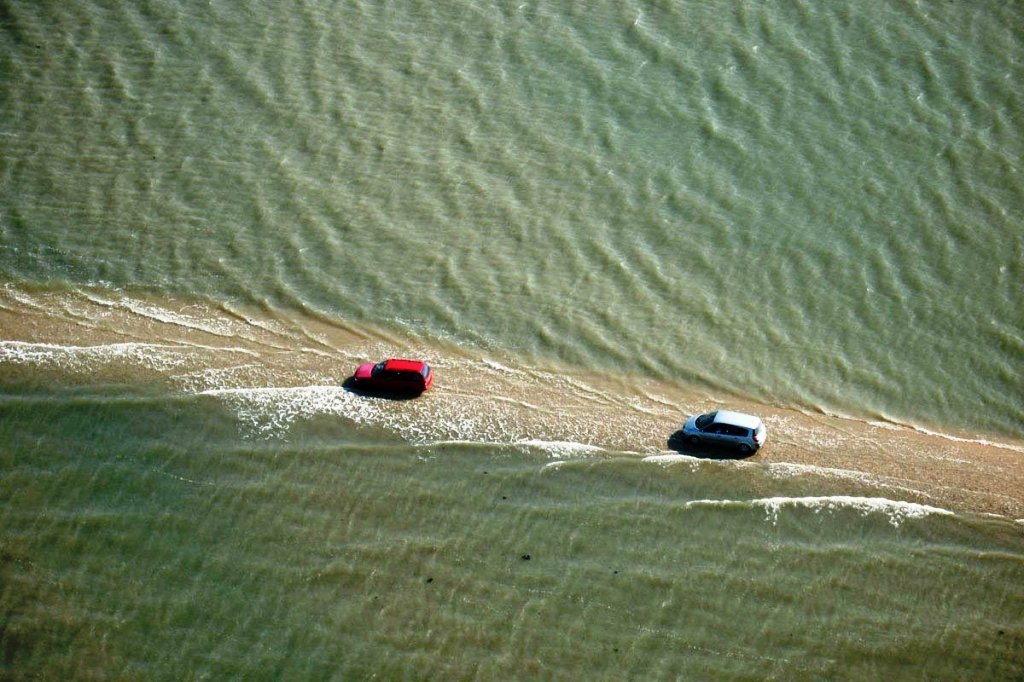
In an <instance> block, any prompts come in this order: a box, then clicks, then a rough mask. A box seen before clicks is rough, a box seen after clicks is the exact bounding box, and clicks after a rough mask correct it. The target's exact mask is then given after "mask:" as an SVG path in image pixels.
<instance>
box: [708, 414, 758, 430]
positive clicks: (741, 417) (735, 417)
mask: <svg viewBox="0 0 1024 682" xmlns="http://www.w3.org/2000/svg"><path fill="white" fill-rule="evenodd" d="M715 423H719V424H721V423H725V424H732V425H733V426H742V427H743V428H746V429H756V428H757V427H759V426H761V420H760V419H758V418H757V417H755V416H754V415H752V414H743V413H742V412H732V411H730V410H718V412H717V414H715Z"/></svg>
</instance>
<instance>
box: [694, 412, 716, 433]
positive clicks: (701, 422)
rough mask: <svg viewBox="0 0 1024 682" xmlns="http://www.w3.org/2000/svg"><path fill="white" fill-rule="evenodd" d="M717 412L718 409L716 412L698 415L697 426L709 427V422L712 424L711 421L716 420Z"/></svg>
mask: <svg viewBox="0 0 1024 682" xmlns="http://www.w3.org/2000/svg"><path fill="white" fill-rule="evenodd" d="M717 414H718V412H717V411H716V412H708V413H707V414H702V415H701V416H699V417H697V422H696V424H697V428H698V429H704V428H707V426H708V424H710V423H711V422H713V421H715V416H716V415H717Z"/></svg>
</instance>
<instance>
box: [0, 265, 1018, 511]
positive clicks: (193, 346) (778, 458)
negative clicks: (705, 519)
mask: <svg viewBox="0 0 1024 682" xmlns="http://www.w3.org/2000/svg"><path fill="white" fill-rule="evenodd" d="M0 330H2V332H0V383H3V384H7V385H15V384H26V383H35V382H40V383H45V384H46V385H52V386H57V387H63V386H75V387H88V386H89V385H97V384H106V383H117V384H122V385H126V386H131V385H138V386H146V387H157V388H158V389H159V390H162V391H170V392H172V393H173V392H178V393H184V394H201V393H203V392H209V393H208V394H212V392H213V391H222V392H224V393H223V397H222V398H221V399H228V400H234V401H235V402H236V403H238V405H239V406H242V407H244V409H245V410H247V411H246V412H242V411H241V410H242V407H239V410H240V412H239V414H240V415H242V414H248V415H250V417H249V418H251V419H253V420H255V422H258V421H259V420H260V419H261V418H266V417H267V416H268V415H272V416H273V420H272V421H273V422H274V423H280V424H283V425H284V428H287V425H288V424H290V423H292V421H294V420H296V419H303V418H308V417H312V416H317V415H320V414H328V415H332V416H337V417H340V418H345V419H348V420H350V421H351V422H354V423H355V424H371V425H374V426H376V427H383V428H385V429H387V430H389V431H391V432H394V433H395V434H397V435H398V436H399V437H401V438H404V439H406V440H410V441H419V442H431V441H435V442H436V441H444V440H467V441H473V442H481V443H504V444H509V445H514V444H516V443H522V442H529V441H550V442H563V443H570V442H571V443H576V444H579V445H580V446H582V447H584V448H586V447H598V448H603V449H607V450H612V451H622V452H632V451H636V452H639V453H641V454H644V455H653V454H658V453H662V454H664V453H668V452H681V453H682V454H683V455H685V456H690V455H695V456H697V457H698V458H701V457H707V458H710V459H719V458H728V457H727V453H720V452H714V451H712V452H708V453H703V452H700V451H697V452H693V453H691V452H687V451H686V450H685V449H677V448H673V447H672V444H671V436H672V434H673V433H674V432H675V431H676V430H677V429H678V428H679V425H680V424H681V423H682V421H683V420H684V419H685V417H686V416H687V415H688V414H694V413H698V412H704V411H709V410H712V409H717V408H718V407H726V406H727V407H729V408H730V409H737V410H740V411H744V412H751V413H755V414H758V415H759V416H760V417H761V418H762V420H764V422H765V424H766V426H767V427H768V434H769V435H768V442H767V444H766V445H765V447H764V448H762V449H761V450H760V451H759V452H758V453H755V454H754V455H753V456H751V457H749V458H746V459H744V460H738V461H742V462H745V463H747V464H749V465H752V466H764V467H766V468H767V471H768V473H769V475H779V476H783V475H784V476H804V477H811V476H814V477H817V478H818V479H821V480H822V483H823V485H825V486H827V487H829V488H833V489H834V491H835V492H837V493H842V492H843V491H844V490H848V488H849V487H850V486H855V487H857V488H858V489H863V490H866V491H869V492H870V491H872V490H875V491H878V492H879V493H880V494H886V493H888V494H887V496H892V495H898V496H899V499H900V500H904V501H909V502H915V503H920V504H927V505H934V506H938V507H943V508H948V509H950V510H952V511H957V512H968V513H980V514H997V515H999V516H1002V517H1006V518H1009V519H1013V520H1017V521H1019V520H1021V519H1024V467H1022V466H1021V462H1022V458H1024V441H1017V440H1013V439H1000V438H995V437H992V438H989V437H980V436H979V437H977V438H969V437H966V436H962V435H958V434H943V433H937V432H934V431H931V430H927V429H923V428H916V427H913V426H906V425H900V424H894V423H891V422H885V421H878V420H874V421H868V420H859V419H855V418H850V417H840V416H834V415H826V414H814V413H808V412H803V411H799V410H796V409H790V408H780V407H772V406H769V405H762V404H757V403H751V402H749V401H744V400H740V399H734V398H732V397H726V396H709V395H707V394H706V393H704V392H701V391H697V390H695V389H691V388H687V387H682V386H678V385H674V384H669V383H666V382H658V381H654V380H648V379H637V378H636V377H625V376H612V375H606V374H600V373H593V372H589V373H588V372H583V371H581V370H580V369H578V368H576V369H574V368H562V369H558V370H555V369H551V368H538V367H530V366H515V364H514V362H512V361H510V360H508V359H506V358H496V354H495V353H483V352H479V351H473V350H467V349H463V348H448V347H443V346H440V345H438V344H429V345H428V344H425V343H424V342H422V341H419V340H416V339H403V338H397V337H395V336H393V335H390V334H387V333H385V332H381V331H379V330H374V329H371V328H369V327H359V326H354V325H345V324H344V323H342V322H334V321H331V320H324V319H314V318H310V317H300V316H299V315H298V314H294V315H288V314H286V313H281V312H278V311H273V312H270V311H265V310H260V311H253V312H247V311H241V310H235V309H227V308H223V307H217V306H215V305H211V304H209V303H200V302H196V301H187V302H182V301H178V300H172V299H166V300H159V301H155V300H143V299H141V298H138V297H127V296H124V295H120V294H113V293H109V292H105V293H102V294H95V295H94V294H89V293H81V292H74V293H72V292H59V293H58V292H31V293H30V292H27V291H23V290H18V289H15V288H14V287H12V286H10V285H9V286H7V287H5V288H0ZM389 355H416V356H420V357H424V358H426V359H427V360H428V361H429V362H431V364H433V365H434V366H435V369H436V370H437V371H438V378H439V381H438V383H437V386H435V388H434V389H432V390H431V391H430V392H429V393H428V394H425V395H424V396H423V397H422V398H421V399H419V400H414V401H386V400H384V401H381V400H366V399H362V398H359V397H357V396H354V395H352V394H348V393H347V392H345V391H343V389H341V382H342V381H343V380H344V379H345V378H346V377H347V375H348V374H349V373H350V372H351V370H352V368H354V367H355V365H356V364H357V363H358V362H360V361H362V360H364V359H370V358H376V357H378V356H379V357H385V356H389ZM313 388H319V389H321V390H319V391H313V390H312V389H313ZM238 389H245V390H247V391H249V394H248V397H247V398H246V397H240V396H242V394H241V393H239V392H238ZM274 391H277V393H276V394H275V395H273V396H271V394H272V393H273V392H274ZM240 418H241V417H240ZM257 426H259V424H257Z"/></svg>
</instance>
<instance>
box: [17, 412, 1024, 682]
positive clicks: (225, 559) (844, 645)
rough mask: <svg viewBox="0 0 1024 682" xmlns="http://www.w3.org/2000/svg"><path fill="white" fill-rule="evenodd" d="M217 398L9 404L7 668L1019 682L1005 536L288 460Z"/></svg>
mask: <svg viewBox="0 0 1024 682" xmlns="http://www.w3.org/2000/svg"><path fill="white" fill-rule="evenodd" d="M211 402H212V401H211V400H210V399H192V400H168V399H163V398H159V397H151V396H134V397H126V396H115V395H110V394H109V393H108V394H106V395H99V394H76V395H69V394H62V395H38V394H37V395H33V396H31V397H27V396H22V397H19V398H7V399H5V400H4V402H3V406H2V409H3V414H4V420H3V425H4V426H3V434H2V435H3V439H2V442H3V443H4V445H3V449H2V457H3V462H4V471H5V475H4V479H3V484H2V488H0V491H2V494H3V497H4V499H5V502H6V504H5V505H4V511H3V512H2V514H3V528H4V583H5V585H6V587H5V590H4V612H5V624H6V628H5V631H4V639H5V642H6V643H7V644H8V646H7V654H6V656H5V664H6V666H7V670H8V672H13V673H14V676H15V677H18V676H19V675H18V673H19V672H21V673H23V674H24V673H26V672H27V671H32V672H33V673H36V674H41V675H42V676H43V677H45V678H50V679H61V678H91V677H102V676H110V677H115V678H124V679H182V678H186V679H194V678H206V677H212V678H215V679H223V678H245V679H350V678H351V679H366V678H369V677H372V676H374V675H377V676H379V677H382V678H385V679H395V678H398V679H402V678H413V679H423V678H433V679H453V678H455V679H466V678H482V679H503V678H504V679H507V678H516V679H535V678H548V679H569V678H572V677H575V676H578V675H580V674H582V675H585V676H587V677H592V678H594V679H665V678H669V679H676V678H680V679H689V678H693V677H705V676H712V677H720V678H743V679H748V678H749V679H755V678H756V679H765V678H785V679H794V678H795V679H821V678H826V677H827V678H839V679H865V678H874V679H892V678H903V677H915V678H916V677H920V678H925V679H962V678H964V677H971V678H974V679H981V678H990V679H1007V678H1010V677H1012V676H1013V675H1014V674H1017V673H1019V671H1020V665H1021V662H1022V658H1021V655H1022V649H1021V647H1022V642H1024V639H1022V632H1021V623H1020V607H1021V604H1022V603H1024V592H1022V591H1021V584H1022V583H1021V581H1020V577H1021V561H1022V558H1021V553H1020V539H1019V532H1018V531H1014V530H1012V529H1011V528H1009V527H1008V526H1006V525H1004V524H1000V523H999V522H995V521H981V520H973V521H972V520H967V519H960V518H956V517H952V516H949V517H944V516H941V515H934V514H931V515H927V516H925V517H922V518H918V519H902V520H901V519H900V517H899V515H898V514H893V513H892V512H893V510H889V513H886V512H885V511H884V510H881V511H876V512H874V513H870V514H867V515H863V514H861V513H858V512H857V511H855V510H850V509H844V508H841V507H839V508H836V509H832V510H829V509H820V508H819V509H811V508H804V509H801V508H795V507H794V508H785V507H784V508H781V509H779V510H777V511H776V513H775V514H774V515H773V514H771V513H770V512H767V511H766V509H764V508H758V507H757V506H756V505H739V506H736V507H733V508H725V509H723V508H716V507H712V506H703V505H701V504H697V505H695V506H694V505H692V503H693V501H695V500H698V501H699V500H709V499H712V500H713V499H720V498H723V497H733V498H735V497H739V498H745V497H748V498H749V497H752V498H759V497H760V496H761V495H762V494H764V493H765V492H766V491H767V490H768V489H769V486H768V483H767V481H765V480H763V479H760V478H759V477H758V476H756V475H746V476H737V474H736V472H729V471H726V470H722V469H716V467H715V466H713V465H711V464H705V465H704V467H705V468H706V469H707V470H704V469H702V470H700V471H699V472H696V475H695V472H694V471H692V470H691V469H690V468H689V467H688V466H670V467H662V466H657V465H652V464H650V463H643V462H639V461H637V460H636V459H635V458H628V457H620V458H617V457H598V458H593V459H585V460H578V461H575V462H569V463H566V464H563V465H561V466H558V467H551V466H546V464H547V462H548V459H549V458H548V457H547V456H545V453H542V452H538V451H532V452H524V451H522V450H520V449H510V448H495V447H483V446H477V445H472V444H461V445H460V444H448V445H445V444H437V445H431V446H421V447H409V446H408V445H405V444H403V443H401V442H397V441H395V440H393V439H391V438H388V437H387V436H386V435H384V434H373V433H365V432H364V433H362V434H360V435H353V434H352V433H351V430H350V429H349V428H345V427H344V426H343V425H339V424H337V423H334V422H327V421H324V422H321V423H313V424H309V425H307V427H305V428H302V429H298V430H297V431H296V432H295V433H294V434H293V435H294V436H295V440H297V441H298V442H300V443H301V445H299V446H295V445H287V444H282V443H280V442H274V443H262V444H261V443H254V442H248V443H243V442H239V441H238V437H237V432H236V429H235V428H234V423H233V422H234V420H233V419H232V415H230V414H227V413H225V411H224V410H221V409H218V408H217V406H216V405H215V404H211ZM140 416H141V417H142V418H140ZM73 434H79V436H78V437H77V438H76V437H75V436H74V435H73ZM84 434H88V438H85V437H84ZM797 490H799V486H798V485H796V484H790V485H786V484H782V485H780V484H778V483H777V482H776V483H773V484H772V485H771V491H772V493H773V494H776V495H785V494H787V493H793V492H796V491H797ZM688 503H689V504H688ZM526 557H529V558H526Z"/></svg>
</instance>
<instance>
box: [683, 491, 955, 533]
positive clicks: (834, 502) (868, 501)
mask: <svg viewBox="0 0 1024 682" xmlns="http://www.w3.org/2000/svg"><path fill="white" fill-rule="evenodd" d="M683 506H684V508H686V509H694V508H697V509H699V508H712V509H716V508H717V509H750V508H754V507H761V508H762V509H764V511H765V518H766V519H768V520H770V521H771V522H772V523H773V524H774V523H776V522H777V521H778V518H779V512H780V511H782V510H783V509H786V508H794V507H796V508H803V509H810V510H811V511H813V512H814V513H816V514H818V513H821V512H822V511H828V512H833V511H837V510H840V509H852V510H854V511H858V512H860V514H861V516H867V515H868V514H872V513H882V514H885V515H886V516H888V517H889V523H891V524H892V525H893V527H897V528H898V527H899V526H900V524H901V523H903V522H904V521H906V520H907V519H920V518H923V517H925V516H929V515H932V514H935V515H939V516H953V512H951V511H949V510H948V509H941V508H939V507H931V506H928V505H924V504H917V503H915V502H904V501H901V500H890V499H887V498H884V497H852V496H849V495H828V496H822V497H764V498H759V499H754V500H691V501H690V502H687V503H686V504H685V505H683Z"/></svg>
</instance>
